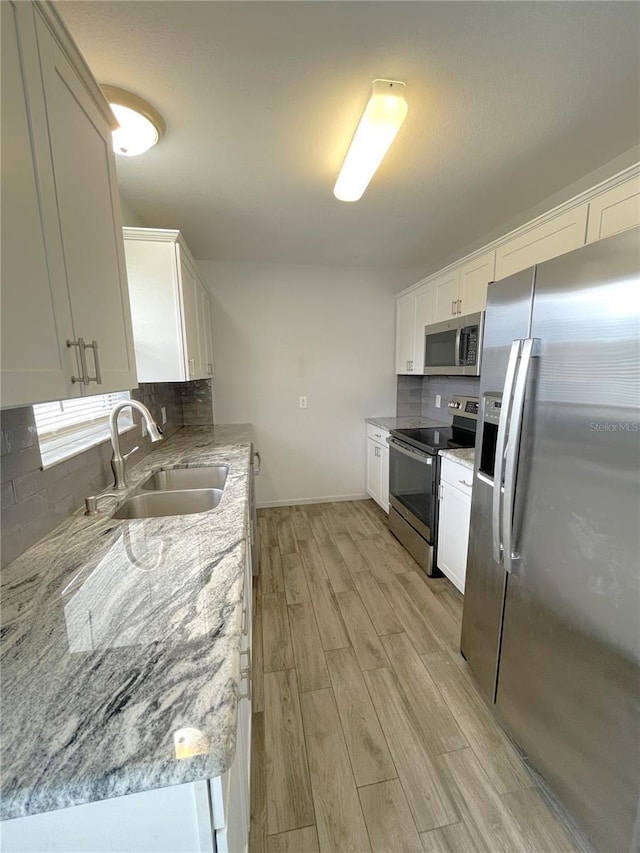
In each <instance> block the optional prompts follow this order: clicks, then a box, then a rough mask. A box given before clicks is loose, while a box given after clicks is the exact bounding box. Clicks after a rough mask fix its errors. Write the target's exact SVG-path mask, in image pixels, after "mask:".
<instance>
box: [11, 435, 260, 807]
mask: <svg viewBox="0 0 640 853" xmlns="http://www.w3.org/2000/svg"><path fill="white" fill-rule="evenodd" d="M251 440H252V432H251V427H250V425H247V424H240V425H231V426H223V427H218V426H216V427H215V428H212V427H186V428H183V429H182V430H180V431H179V432H177V433H176V434H175V435H173V436H172V437H171V438H169V439H168V440H167V441H166V442H162V444H160V445H158V446H157V449H155V450H154V451H153V452H152V453H150V454H149V455H148V456H146V457H145V458H144V459H143V460H142V461H141V462H140V463H139V464H138V465H137V466H135V467H133V468H131V469H130V470H129V471H128V473H127V477H128V481H129V484H130V488H129V489H128V492H130V491H133V490H134V489H135V488H136V486H137V485H138V484H139V483H140V482H141V481H142V480H143V479H145V478H146V477H147V475H148V474H149V473H150V472H152V471H153V470H155V469H157V468H159V467H162V466H170V467H176V466H185V465H196V464H201V465H214V464H219V463H227V464H228V465H229V466H230V468H229V475H228V478H227V483H226V486H225V490H224V493H223V496H222V500H221V502H220V504H219V505H218V507H217V508H216V509H214V510H213V511H210V512H206V513H198V514H194V515H186V516H180V517H175V516H174V517H164V518H149V519H137V520H131V521H116V520H114V519H112V518H110V516H109V510H111V507H110V506H109V504H108V503H107V502H106V501H105V502H104V504H103V506H105V505H106V507H105V508H106V510H107V511H105V512H101V513H100V514H99V515H97V516H92V517H86V516H84V514H83V513H82V511H78V512H77V513H76V514H75V515H73V516H72V517H71V518H69V519H68V520H67V521H65V522H64V523H63V524H62V525H61V526H60V527H58V528H57V529H56V530H55V531H53V533H52V534H51V535H49V536H48V537H46V538H45V539H44V540H42V541H41V542H39V543H37V544H36V545H35V546H33V547H32V548H30V549H29V550H28V551H26V552H25V553H24V554H23V555H21V556H20V557H18V559H16V560H14V561H13V563H11V564H9V565H8V566H7V567H6V568H3V570H2V588H1V590H0V593H1V595H2V599H1V600H2V620H1V624H2V645H1V647H0V653H1V655H2V657H1V667H2V714H1V718H0V742H1V747H2V761H1V770H2V772H1V776H0V794H1V806H0V817H2V818H3V819H7V818H14V817H19V816H22V815H29V814H35V813H37V812H44V811H49V810H52V809H60V808H64V807H67V806H73V805H77V804H79V803H87V802H91V801H94V800H101V799H105V798H108V797H118V796H121V795H124V794H130V793H134V792H136V791H144V790H151V789H154V788H161V787H164V786H166V785H173V784H179V783H182V782H191V781H194V780H199V779H205V778H209V777H215V776H218V775H219V774H220V773H223V772H224V771H225V770H226V769H227V768H228V767H229V766H230V765H231V763H232V761H233V756H234V753H235V733H236V719H237V688H236V685H237V681H238V677H239V669H240V663H239V650H240V640H241V632H242V627H241V625H242V609H243V608H242V603H243V591H244V567H245V558H246V553H245V552H246V541H247V529H246V526H247V506H248V485H249V480H248V478H249V465H250V454H251ZM128 492H125V493H124V495H126V494H127V493H128ZM114 504H115V501H114Z"/></svg>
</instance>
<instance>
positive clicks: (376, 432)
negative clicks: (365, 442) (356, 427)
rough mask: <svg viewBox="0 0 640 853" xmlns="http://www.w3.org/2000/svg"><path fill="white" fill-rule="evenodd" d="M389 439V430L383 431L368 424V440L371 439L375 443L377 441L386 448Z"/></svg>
mask: <svg viewBox="0 0 640 853" xmlns="http://www.w3.org/2000/svg"><path fill="white" fill-rule="evenodd" d="M388 437H389V430H387V429H382V428H381V427H377V426H374V425H373V424H367V438H371V439H372V440H373V441H377V442H378V444H383V445H385V447H386V445H387V438H388Z"/></svg>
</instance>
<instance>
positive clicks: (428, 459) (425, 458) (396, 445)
mask: <svg viewBox="0 0 640 853" xmlns="http://www.w3.org/2000/svg"><path fill="white" fill-rule="evenodd" d="M387 442H388V443H389V445H390V446H391V445H393V449H394V450H397V451H398V452H399V453H404V455H405V456H408V457H409V458H410V459H415V461H416V462H422V463H423V464H424V465H433V456H430V455H429V454H428V453H423V452H422V451H421V450H409V448H408V447H407V445H406V444H401V443H400V442H399V441H396V439H395V438H391V436H389V438H388V439H387Z"/></svg>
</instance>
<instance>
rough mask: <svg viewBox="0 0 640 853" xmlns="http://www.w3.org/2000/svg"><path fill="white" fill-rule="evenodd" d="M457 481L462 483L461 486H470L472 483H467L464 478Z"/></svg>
mask: <svg viewBox="0 0 640 853" xmlns="http://www.w3.org/2000/svg"><path fill="white" fill-rule="evenodd" d="M458 482H459V483H462V485H463V486H468V487H469V488H471V487H472V485H473V483H467V481H466V480H458Z"/></svg>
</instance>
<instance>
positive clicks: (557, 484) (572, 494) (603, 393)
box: [461, 228, 640, 853]
mask: <svg viewBox="0 0 640 853" xmlns="http://www.w3.org/2000/svg"><path fill="white" fill-rule="evenodd" d="M639 268H640V229H638V228H635V229H632V230H630V231H627V232H625V233H623V234H620V235H617V236H614V237H610V238H608V239H606V240H601V241H600V242H597V243H594V244H592V245H590V246H586V247H584V248H582V249H578V250H577V251H575V252H570V253H568V254H566V255H562V256H561V257H559V258H555V259H553V260H551V261H547V262H546V263H543V264H539V265H538V266H536V267H533V268H531V269H528V270H524V271H523V272H521V273H517V274H516V275H513V276H511V277H510V278H508V279H504V280H502V281H499V282H496V283H494V284H491V285H490V286H489V294H488V300H487V313H486V319H485V329H484V346H483V354H482V374H481V386H480V388H481V397H480V399H481V410H480V417H479V429H478V437H477V441H476V460H475V471H474V488H473V499H472V507H471V533H470V541H469V556H468V562H467V579H466V590H465V601H464V615H463V624H462V640H461V649H462V652H463V654H464V656H465V658H466V659H467V661H468V663H469V664H470V666H471V669H472V670H473V672H474V675H475V677H476V679H477V681H478V683H479V685H480V688H481V690H482V691H483V692H484V694H485V696H486V698H487V700H488V701H489V702H495V704H496V709H497V712H498V714H499V716H500V717H501V719H502V721H503V723H504V725H505V727H506V729H507V731H509V732H510V734H511V735H512V736H513V738H514V740H515V741H516V742H517V743H518V744H519V745H520V747H521V748H522V750H523V751H524V753H525V754H526V755H527V756H528V757H529V759H530V762H531V764H532V765H533V766H534V767H535V768H536V769H537V770H538V771H539V772H540V773H541V775H542V776H543V777H544V779H545V780H546V783H547V784H548V786H549V787H550V789H551V790H552V791H553V792H554V793H555V794H556V796H557V797H558V798H559V800H560V801H561V802H562V803H563V804H564V805H565V807H566V809H567V810H568V812H569V813H570V814H571V815H572V816H573V817H574V819H575V820H576V822H577V823H578V824H579V825H580V826H581V827H582V828H583V830H584V831H585V833H586V834H587V835H588V836H589V838H590V839H591V841H592V842H593V844H594V846H595V847H596V848H597V849H598V850H600V851H606V853H627V851H631V850H634V851H636V850H638V849H639V841H640V825H639V824H640V818H639V817H638V801H639V794H640V677H639V674H640V669H639V664H640V577H639V568H638V566H639V554H640V533H639V531H640V492H639V486H640V476H639V474H640V471H639V462H640V414H639V403H640V348H639V343H638V336H639V332H640V272H639ZM498 484H500V487H498Z"/></svg>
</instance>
